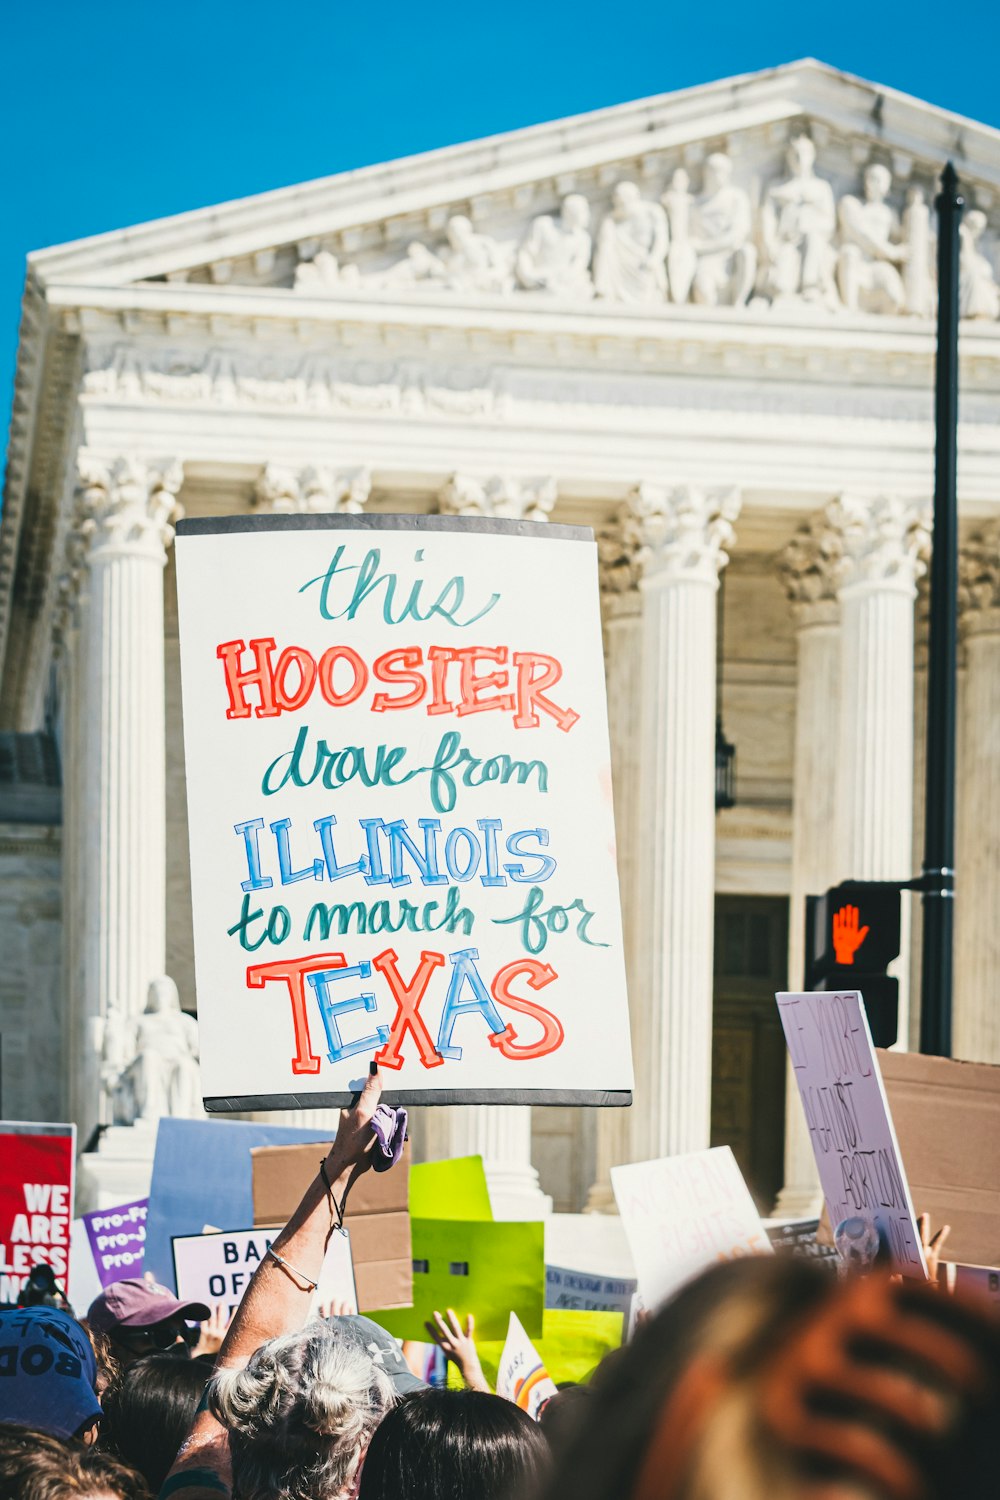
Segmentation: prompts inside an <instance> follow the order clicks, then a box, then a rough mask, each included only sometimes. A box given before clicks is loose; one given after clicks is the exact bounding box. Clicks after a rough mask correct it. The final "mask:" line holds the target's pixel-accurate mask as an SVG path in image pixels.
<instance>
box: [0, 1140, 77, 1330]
mask: <svg viewBox="0 0 1000 1500" xmlns="http://www.w3.org/2000/svg"><path fill="white" fill-rule="evenodd" d="M75 1161H76V1126H75V1125H32V1124H28V1123H25V1122H24V1121H0V1304H3V1303H13V1302H16V1301H17V1299H18V1296H19V1295H20V1292H21V1288H22V1287H23V1286H24V1283H25V1282H26V1281H27V1279H28V1275H29V1273H30V1271H31V1268H32V1266H37V1265H43V1264H44V1265H48V1266H51V1267H52V1270H53V1272H54V1274H55V1279H56V1285H57V1286H58V1287H59V1289H60V1291H62V1292H64V1293H65V1292H66V1289H67V1285H68V1278H69V1226H70V1220H71V1219H72V1217H73V1171H74V1165H75Z"/></svg>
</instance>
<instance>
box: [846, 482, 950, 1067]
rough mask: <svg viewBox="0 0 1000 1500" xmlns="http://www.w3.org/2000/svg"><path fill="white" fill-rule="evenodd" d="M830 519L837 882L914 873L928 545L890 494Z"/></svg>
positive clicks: (904, 1034) (903, 981)
mask: <svg viewBox="0 0 1000 1500" xmlns="http://www.w3.org/2000/svg"><path fill="white" fill-rule="evenodd" d="M827 517H828V519H829V521H830V524H831V526H832V528H833V529H834V531H835V532H836V533H837V535H838V536H839V538H840V542H841V544H842V546H843V557H842V559H841V562H840V565H839V589H838V594H839V599H840V610H841V633H840V641H841V650H840V702H841V720H840V732H839V740H838V743H839V765H838V778H837V806H836V816H835V829H836V850H837V874H838V878H839V879H841V880H846V879H856V880H906V879H907V878H908V877H909V876H910V875H911V874H912V872H913V659H914V658H913V615H914V601H915V599H916V592H917V579H918V577H919V576H920V575H921V574H922V573H923V572H924V567H925V564H924V561H923V557H924V555H925V554H926V551H927V546H928V540H929V537H928V529H927V519H926V512H925V510H924V509H923V508H922V507H920V506H918V505H916V504H914V503H910V502H906V501H903V500H901V499H899V498H898V497H896V496H879V497H877V498H875V499H867V498H862V497H859V496H854V495H850V496H848V495H845V496H841V497H840V498H839V499H838V500H835V501H834V502H833V503H832V504H831V505H830V506H829V507H828V508H827ZM900 954H901V957H900V960H899V961H898V964H897V968H896V972H897V974H898V978H899V1030H898V1042H897V1045H898V1046H900V1047H901V1048H903V1049H905V1048H906V1046H907V1040H908V1036H909V1011H908V1000H909V902H908V899H907V898H906V897H905V896H904V899H903V932H902V943H901V948H900Z"/></svg>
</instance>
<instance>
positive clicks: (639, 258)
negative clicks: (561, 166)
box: [594, 182, 669, 302]
mask: <svg viewBox="0 0 1000 1500" xmlns="http://www.w3.org/2000/svg"><path fill="white" fill-rule="evenodd" d="M668 241H669V230H668V228H667V216H666V213H665V212H664V210H663V209H662V208H661V207H660V205H659V204H658V203H650V202H648V201H647V200H646V199H644V198H643V197H642V196H641V194H640V192H639V189H638V187H637V186H636V184H635V183H634V182H620V183H619V184H618V186H617V187H616V188H615V190H614V193H613V194H612V197H611V212H610V213H609V214H607V215H606V216H605V218H604V221H603V223H602V224H601V229H600V233H599V235H598V238H597V252H596V254H595V256H594V285H595V286H596V288H597V290H598V292H599V293H600V295H601V296H602V297H608V298H610V299H611V300H612V301H615V302H661V301H662V300H663V298H664V296H665V293H666V289H667V267H666V254H667V245H668Z"/></svg>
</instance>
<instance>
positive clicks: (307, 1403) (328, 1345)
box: [207, 1321, 395, 1500]
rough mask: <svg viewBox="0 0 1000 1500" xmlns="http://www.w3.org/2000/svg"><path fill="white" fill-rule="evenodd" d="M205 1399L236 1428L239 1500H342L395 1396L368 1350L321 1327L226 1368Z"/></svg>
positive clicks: (232, 1437)
mask: <svg viewBox="0 0 1000 1500" xmlns="http://www.w3.org/2000/svg"><path fill="white" fill-rule="evenodd" d="M207 1397H208V1407H209V1410H210V1411H211V1412H212V1414H213V1415H214V1416H215V1417H216V1418H217V1419H218V1421H220V1422H221V1423H222V1425H223V1427H225V1428H226V1429H227V1430H228V1432H229V1447H230V1451H231V1453H232V1459H233V1494H234V1496H235V1497H236V1500H335V1497H337V1496H339V1495H341V1494H342V1493H343V1492H344V1491H345V1490H346V1489H347V1488H348V1487H349V1485H350V1484H351V1482H352V1480H353V1479H354V1476H355V1474H356V1472H357V1468H358V1464H359V1462H360V1461H361V1457H362V1455H363V1453H364V1451H365V1449H366V1448H367V1446H368V1443H369V1441H370V1439H371V1436H372V1433H373V1432H374V1431H375V1429H376V1427H377V1426H378V1425H379V1423H380V1422H381V1420H382V1418H383V1417H384V1416H385V1414H386V1412H387V1411H388V1410H389V1408H390V1407H391V1406H392V1405H393V1404H394V1402H395V1391H394V1388H393V1385H392V1382H391V1380H390V1379H389V1377H388V1375H387V1374H386V1373H385V1371H384V1370H383V1369H381V1368H380V1367H379V1366H378V1365H376V1363H375V1361H374V1360H373V1359H372V1358H371V1356H370V1355H369V1354H367V1353H366V1352H365V1350H363V1349H360V1348H358V1347H357V1345H355V1344H351V1343H348V1342H347V1340H345V1339H344V1338H343V1336H342V1335H339V1334H338V1332H337V1329H336V1328H335V1327H332V1326H331V1325H330V1324H329V1323H325V1322H318V1321H317V1322H313V1323H310V1324H308V1325H307V1326H306V1327H305V1328H304V1329H302V1330H301V1331H300V1332H298V1333H288V1334H284V1335H283V1336H282V1337H281V1338H277V1339H270V1340H269V1341H268V1342H267V1343H266V1344H262V1345H261V1347H260V1348H259V1349H258V1350H257V1351H256V1353H255V1354H254V1355H253V1356H252V1357H251V1359H250V1362H249V1364H248V1365H247V1366H246V1368H245V1369H242V1370H221V1371H220V1372H219V1373H218V1374H217V1375H216V1376H215V1378H214V1379H213V1380H212V1381H211V1383H210V1385H209V1387H208V1391H207Z"/></svg>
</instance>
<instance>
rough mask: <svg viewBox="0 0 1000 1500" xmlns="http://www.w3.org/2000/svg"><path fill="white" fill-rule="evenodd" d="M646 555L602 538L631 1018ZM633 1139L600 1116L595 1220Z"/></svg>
mask: <svg viewBox="0 0 1000 1500" xmlns="http://www.w3.org/2000/svg"><path fill="white" fill-rule="evenodd" d="M627 519H628V518H626V522H627ZM638 552H639V539H638V537H637V536H636V532H635V526H634V524H633V525H631V526H629V525H628V524H625V525H622V524H621V522H619V523H618V524H616V525H614V526H610V527H608V528H607V530H605V531H603V532H601V534H600V535H599V536H598V538H597V555H598V560H599V566H600V577H601V603H602V606H603V615H604V657H605V670H606V673H607V690H608V726H609V729H610V732H611V779H612V785H613V787H614V799H615V839H616V844H617V854H618V884H619V887H620V890H621V902H622V932H623V938H624V944H625V968H626V973H627V975H628V990H629V1007H630V1012H632V1013H635V1014H637V1013H638V1011H639V1009H640V999H639V993H638V985H639V973H638V968H637V964H636V936H635V935H636V922H635V914H636V901H637V880H636V875H637V871H638V860H639V838H640V833H639V821H638V819H639V806H640V804H639V737H638V735H637V734H636V732H635V726H636V724H637V722H638V719H639V709H640V705H641V702H642V698H641V651H642V609H641V605H642V599H641V595H640V593H639V563H638ZM633 1027H634V1023H633ZM633 1035H634V1030H633ZM631 1133H632V1120H631V1110H626V1109H602V1110H601V1111H600V1112H599V1114H598V1119H597V1160H596V1163H595V1172H594V1182H593V1185H592V1187H591V1189H590V1192H589V1194H588V1197H587V1209H588V1211H589V1212H595V1213H614V1212H615V1211H616V1207H615V1197H614V1193H613V1192H612V1190H611V1177H610V1175H609V1174H610V1171H611V1168H612V1167H614V1166H618V1165H619V1164H620V1163H622V1162H627V1161H629V1160H630V1159H631Z"/></svg>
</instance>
